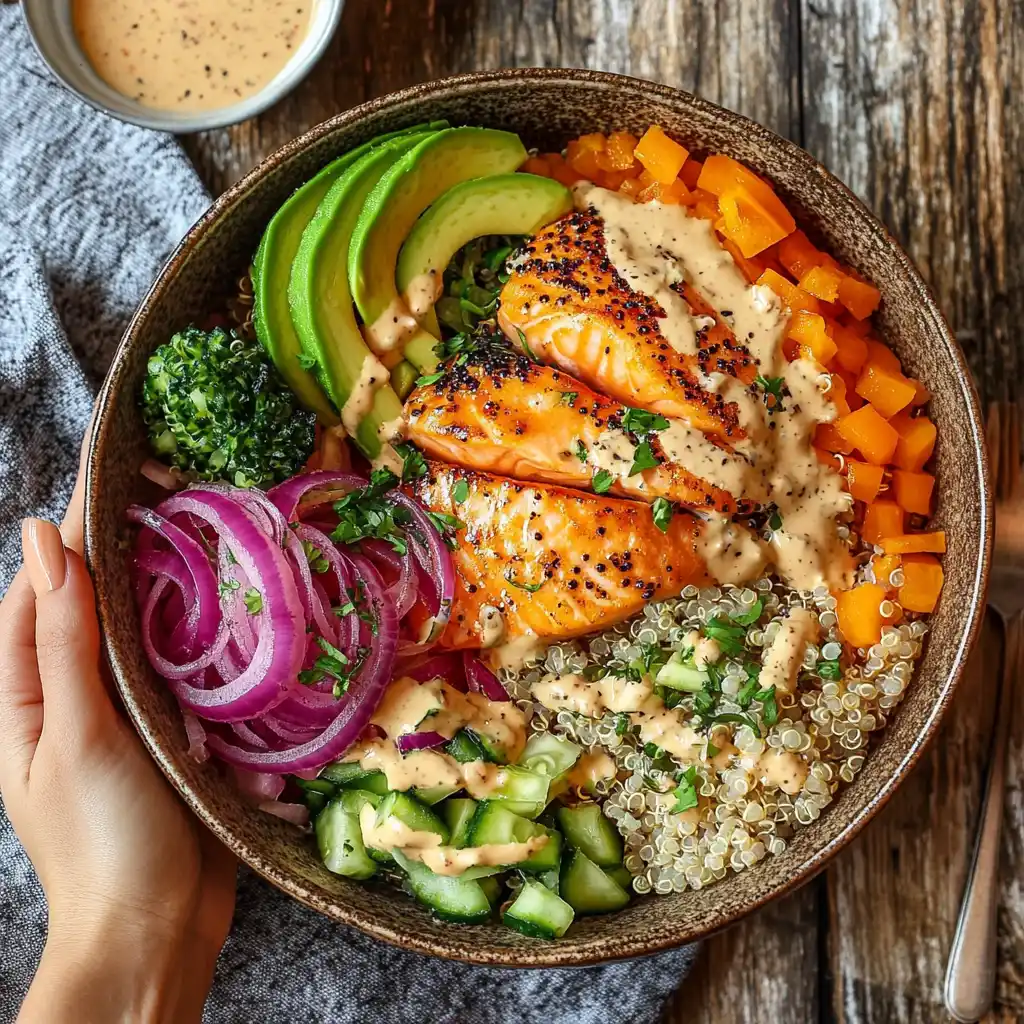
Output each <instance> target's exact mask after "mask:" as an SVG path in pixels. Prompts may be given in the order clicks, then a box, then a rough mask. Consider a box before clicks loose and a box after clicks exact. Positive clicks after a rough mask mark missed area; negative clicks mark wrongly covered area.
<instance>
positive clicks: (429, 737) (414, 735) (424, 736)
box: [395, 732, 448, 754]
mask: <svg viewBox="0 0 1024 1024" xmlns="http://www.w3.org/2000/svg"><path fill="white" fill-rule="evenodd" d="M447 742H448V737H447V736H442V735H441V734H440V733H439V732H406V733H402V735H401V736H399V737H398V739H397V740H395V746H397V747H398V752H399V753H400V754H408V753H409V752H410V751H411V750H427V749H429V748H430V747H440V746H442V745H443V744H445V743H447Z"/></svg>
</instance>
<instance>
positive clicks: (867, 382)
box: [857, 359, 914, 419]
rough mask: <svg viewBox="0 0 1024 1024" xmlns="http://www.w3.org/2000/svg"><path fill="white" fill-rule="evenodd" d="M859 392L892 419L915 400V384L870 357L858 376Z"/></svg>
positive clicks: (887, 417)
mask: <svg viewBox="0 0 1024 1024" xmlns="http://www.w3.org/2000/svg"><path fill="white" fill-rule="evenodd" d="M857 394H858V395H860V397H861V398H863V399H864V401H866V402H870V403H871V404H872V405H873V406H874V407H875V408H876V409H877V410H878V411H879V412H880V413H881V414H882V415H883V416H884V417H885V418H886V419H890V418H891V417H893V416H895V415H896V413H898V412H899V411H900V410H901V409H905V408H906V407H907V406H908V405H910V403H911V402H912V401H913V399H914V385H913V384H911V383H910V381H909V380H907V378H906V377H904V376H903V374H902V373H899V372H898V371H897V372H895V373H894V372H893V371H892V370H889V369H886V368H885V367H883V366H881V365H880V364H879V363H876V362H874V361H873V360H871V359H869V360H868V361H867V362H866V363H865V364H864V368H863V369H862V370H861V371H860V376H859V377H858V378H857Z"/></svg>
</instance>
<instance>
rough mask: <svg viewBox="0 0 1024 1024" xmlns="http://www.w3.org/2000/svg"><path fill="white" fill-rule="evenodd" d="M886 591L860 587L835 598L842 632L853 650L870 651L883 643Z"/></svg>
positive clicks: (874, 586)
mask: <svg viewBox="0 0 1024 1024" xmlns="http://www.w3.org/2000/svg"><path fill="white" fill-rule="evenodd" d="M884 600H885V588H884V587H882V586H879V585H878V584H877V583H861V584H859V585H858V586H856V587H854V588H853V589H852V590H843V591H841V592H840V593H838V594H836V617H837V618H838V619H839V631H840V632H841V633H842V634H843V639H845V640H846V642H847V643H848V644H849V645H850V646H851V647H871V646H873V645H874V644H877V643H878V641H879V640H881V639H882V612H881V607H882V602H883V601H884Z"/></svg>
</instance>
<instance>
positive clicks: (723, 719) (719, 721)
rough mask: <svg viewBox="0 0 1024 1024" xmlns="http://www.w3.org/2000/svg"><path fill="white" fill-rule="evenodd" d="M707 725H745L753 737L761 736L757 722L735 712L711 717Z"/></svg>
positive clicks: (725, 712)
mask: <svg viewBox="0 0 1024 1024" xmlns="http://www.w3.org/2000/svg"><path fill="white" fill-rule="evenodd" d="M708 724H709V725H729V724H732V725H746V726H749V727H750V728H751V729H752V730H753V731H754V735H755V736H760V735H761V728H760V726H759V725H758V724H757V722H756V721H755V720H754V719H753V718H751V717H750V715H744V714H741V713H738V712H735V711H723V712H721V713H720V714H717V715H715V716H713V717H712V719H711V721H710V722H709V723H708Z"/></svg>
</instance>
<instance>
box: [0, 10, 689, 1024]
mask: <svg viewBox="0 0 1024 1024" xmlns="http://www.w3.org/2000/svg"><path fill="white" fill-rule="evenodd" d="M208 203H209V196H208V195H207V194H206V192H205V191H204V189H203V186H202V184H201V183H200V181H199V179H198V178H197V176H196V174H195V171H194V170H193V168H192V166H191V164H190V163H189V161H188V160H187V158H186V157H185V155H184V153H183V152H182V150H181V148H180V147H179V146H178V144H177V142H176V141H175V140H174V139H173V138H172V137H170V136H167V135H160V134H157V133H154V132H149V131H145V130H143V129H139V128H135V127H133V126H130V125H125V124H122V123H120V122H118V121H115V120H113V119H112V118H109V117H106V116H104V115H103V114H100V113H98V112H96V111H94V110H93V109H91V108H90V107H88V106H86V105H85V104H83V103H81V102H79V101H78V100H77V99H76V98H75V97H73V96H71V95H70V94H69V93H67V92H65V91H64V90H63V89H62V88H61V87H60V86H59V85H58V83H57V82H56V81H55V80H54V79H53V78H52V76H51V75H50V74H49V72H48V71H47V69H46V68H45V67H44V66H43V65H42V63H41V62H40V60H39V59H38V57H37V56H36V54H35V51H34V50H33V48H32V46H31V43H30V41H29V38H28V35H27V33H26V31H25V29H24V26H23V24H22V20H21V14H20V10H19V9H18V8H17V7H0V593H2V592H3V591H4V590H5V589H6V587H7V586H8V585H9V583H10V581H11V578H12V577H13V575H14V573H15V572H16V570H17V568H18V565H19V564H20V560H21V556H20V551H19V544H18V535H19V521H20V519H21V518H22V517H23V516H26V515H36V516H43V517H46V518H50V519H58V520H59V518H60V517H61V515H62V513H63V511H64V508H65V506H66V504H67V501H68V497H69V495H70V493H71V487H72V483H73V474H74V471H75V468H76V466H77V453H78V448H79V444H80V442H81V438H82V433H83V431H84V429H85V426H86V424H87V422H88V418H89V413H90V410H91V407H92V403H93V398H94V396H95V393H96V390H97V388H98V386H99V383H100V382H101V380H102V378H103V374H104V373H105V372H106V369H107V366H108V364H109V362H110V359H111V357H112V355H113V352H114V349H115V347H116V345H117V342H118V340H119V338H120V335H121V332H122V331H123V329H124V327H125V325H126V323H127V320H128V318H129V316H130V314H131V311H132V309H133V308H134V306H135V304H136V303H137V302H138V300H139V299H140V298H141V296H142V294H143V292H144V291H145V289H146V288H147V286H148V285H149V283H150V282H151V281H152V279H153V277H154V275H155V274H156V273H157V271H158V270H159V268H160V265H161V263H162V262H163V260H164V258H165V257H166V256H167V254H168V252H169V251H170V249H171V247H172V246H173V245H174V244H175V243H176V242H177V241H178V239H179V238H180V237H181V236H182V235H183V234H184V232H185V231H186V230H187V229H188V227H189V225H190V224H191V223H192V222H193V221H194V220H195V219H196V218H197V217H198V216H199V215H200V214H201V213H202V211H203V210H204V209H205V207H206V206H207V204H208ZM0 657H3V652H2V651H0ZM0 742H2V739H0ZM45 927H46V910H45V903H44V900H43V894H42V890H41V889H40V887H39V883H38V881H37V880H36V877H35V875H34V873H33V871H32V868H31V866H30V864H29V862H28V858H27V857H26V856H25V854H24V852H23V851H22V849H21V847H20V846H19V844H18V841H17V839H16V838H15V836H14V833H13V830H12V829H11V826H10V823H9V822H8V821H7V818H6V815H4V814H3V810H2V808H0V1022H8V1021H13V1020H14V1018H15V1016H16V1014H17V1011H18V1007H19V1005H20V1003H21V1000H22V999H23V997H24V994H25V992H26V990H27V988H28V985H29V982H30V981H31V978H32V974H33V971H34V970H35V965H36V963H37V961H38V958H39V954H40V951H41V950H42V946H43V940H44V936H45ZM693 956H694V953H693V950H692V948H690V949H684V950H679V951H675V952H672V953H667V954H661V955H659V956H656V957H652V958H649V959H646V960H643V961H633V962H629V963H616V964H609V965H606V966H601V967H591V968H581V969H576V970H536V969H534V970H511V969H500V968H484V967H469V966H466V965H463V964H455V963H449V962H446V961H442V960H436V959H433V958H430V957H426V956H422V955H419V954H415V953H408V952H404V951H401V950H398V949H394V948H392V947H390V946H387V945H385V944H384V943H380V942H377V941H375V940H372V939H369V938H367V937H366V936H364V935H362V934H361V933H359V932H357V931H354V930H352V929H349V928H344V927H341V926H338V925H336V924H333V923H332V922H330V921H328V920H327V919H326V918H323V917H321V916H320V915H318V914H316V913H314V912H313V911H311V910H307V909H306V908H305V907H302V906H300V905H299V904H298V903H296V902H294V901H293V900H291V899H289V898H288V897H286V896H285V895H283V894H282V893H280V892H278V891H277V890H275V889H273V888H272V887H270V886H269V885H267V884H266V883H264V882H263V881H262V880H260V879H258V878H257V877H255V876H254V875H253V874H251V873H249V872H248V871H246V870H244V869H243V870H242V871H240V875H239V893H238V909H237V911H236V914H235V922H234V927H233V929H232V932H231V936H230V938H229V939H228V942H227V944H226V946H225V947H224V951H223V953H222V954H221V958H220V961H219V964H218V968H217V975H216V979H215V981H214V986H213V991H212V992H211V994H210V998H209V1000H208V1003H207V1007H206V1013H205V1015H204V1020H206V1021H209V1022H211V1024H214V1022H215V1024H220V1022H236V1021H237V1022H250V1021H268V1022H276V1021H288V1022H290V1024H305V1022H320V1021H331V1022H359V1024H377V1022H380V1024H404V1022H409V1024H431V1022H438V1024H440V1022H451V1024H531V1022H538V1024H540V1022H543V1024H577V1022H590V1021H592V1022H595V1024H597V1022H600V1024H615V1022H627V1021H628V1022H648V1021H654V1020H656V1019H657V1017H658V1015H659V1013H660V1009H661V1006H662V1003H663V1001H664V999H665V996H666V995H667V994H668V993H669V992H671V991H672V989H674V988H675V987H676V985H677V984H678V983H679V981H680V979H681V978H682V977H683V975H684V973H685V972H686V970H687V969H688V968H689V966H690V964H691V963H692V961H693Z"/></svg>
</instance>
